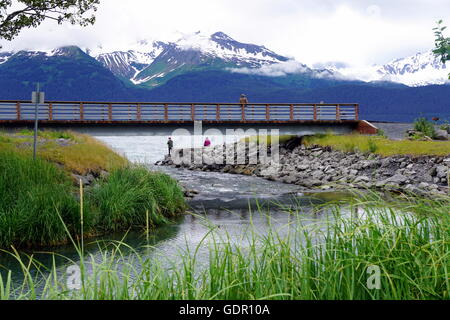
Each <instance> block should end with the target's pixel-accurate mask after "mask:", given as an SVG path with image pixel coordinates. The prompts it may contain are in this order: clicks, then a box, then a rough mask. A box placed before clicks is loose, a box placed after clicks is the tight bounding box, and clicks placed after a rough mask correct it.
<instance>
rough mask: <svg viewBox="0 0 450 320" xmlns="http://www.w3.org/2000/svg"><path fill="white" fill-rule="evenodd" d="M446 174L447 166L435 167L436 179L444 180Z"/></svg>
mask: <svg viewBox="0 0 450 320" xmlns="http://www.w3.org/2000/svg"><path fill="white" fill-rule="evenodd" d="M447 172H448V167H447V166H442V165H439V166H437V167H436V176H437V177H438V178H446V177H447Z"/></svg>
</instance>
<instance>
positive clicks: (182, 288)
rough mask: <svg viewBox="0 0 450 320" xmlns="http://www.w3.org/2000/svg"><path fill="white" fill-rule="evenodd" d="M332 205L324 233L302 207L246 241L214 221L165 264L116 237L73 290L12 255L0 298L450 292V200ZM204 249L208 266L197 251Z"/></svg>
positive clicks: (423, 295)
mask: <svg viewBox="0 0 450 320" xmlns="http://www.w3.org/2000/svg"><path fill="white" fill-rule="evenodd" d="M397 204H398V203H397ZM327 208H328V209H331V210H332V211H333V212H334V214H333V215H332V217H331V218H330V220H329V221H328V227H327V228H325V229H323V228H319V227H318V226H314V225H311V224H309V225H308V224H303V223H302V218H301V217H302V216H303V214H302V213H301V212H293V211H288V212H287V213H289V214H291V215H292V221H293V222H295V225H290V229H289V230H290V232H289V233H288V234H287V235H283V236H282V235H281V234H280V233H279V232H278V231H277V229H275V228H272V230H271V231H270V232H269V233H268V234H265V235H261V234H260V233H257V232H256V231H255V230H254V229H249V231H248V233H247V237H246V239H243V240H242V241H238V242H236V241H234V242H231V241H230V239H231V236H229V235H228V236H227V235H225V236H219V235H218V234H217V233H216V230H217V229H216V228H215V227H214V226H213V225H211V226H210V232H209V233H208V234H207V235H206V236H205V238H204V239H203V240H202V241H201V242H200V243H199V245H198V247H197V248H196V249H195V250H194V251H193V252H192V251H191V252H188V253H186V254H180V256H179V257H178V259H177V262H175V261H172V263H169V265H167V261H169V262H170V261H171V260H168V259H169V258H167V257H164V256H161V257H157V258H152V259H149V258H147V257H145V256H143V255H142V254H138V253H137V252H135V251H133V250H132V249H131V248H129V247H127V245H125V244H123V243H120V242H114V243H112V244H111V247H110V248H109V249H102V251H101V254H100V256H101V258H100V259H99V258H98V255H97V258H94V256H91V257H90V258H89V259H87V261H86V260H82V261H84V263H85V264H89V268H90V270H91V271H90V272H86V271H84V273H83V278H82V279H83V283H82V289H81V290H73V291H71V290H68V289H67V286H66V281H65V278H64V276H59V275H58V274H57V272H56V267H54V268H53V269H51V270H47V272H50V274H47V275H46V276H45V277H44V278H43V280H42V278H41V280H37V278H35V277H33V276H32V275H31V273H30V267H27V266H28V265H33V263H34V265H36V266H38V264H37V262H31V263H30V261H27V260H26V259H21V258H20V257H19V256H18V254H16V253H11V254H12V255H15V256H16V257H17V259H18V260H20V261H22V264H23V266H24V268H23V272H24V276H25V279H26V280H25V283H24V286H23V287H22V286H18V287H14V288H13V287H11V285H8V281H9V283H10V282H11V280H10V278H8V276H7V277H5V278H3V279H1V278H0V298H3V299H8V298H13V297H14V298H18V299H35V298H36V288H37V287H38V286H41V288H43V292H42V296H41V298H44V299H141V300H158V299H169V300H170V299H225V300H235V299H237V300H240V299H285V300H289V299H296V300H297V299H312V300H322V299H332V300H334V299H349V300H355V299H363V300H365V299H402V300H407V299H411V300H415V299H449V298H450V295H449V293H450V280H449V279H450V263H449V261H450V259H449V258H450V224H449V216H448V212H449V211H450V199H449V198H442V199H438V200H427V199H417V198H406V199H404V201H403V202H401V206H400V207H396V208H394V207H390V206H388V205H386V204H385V202H384V201H383V200H382V199H381V198H377V197H376V196H375V199H369V198H365V199H363V198H362V197H361V198H359V200H355V202H354V203H351V204H350V207H349V208H347V209H349V210H350V212H353V211H355V210H357V209H358V208H359V209H361V208H365V214H364V215H363V214H362V213H360V214H359V215H358V216H355V215H351V216H350V215H348V214H344V207H343V206H342V204H335V205H329V206H328V207H327ZM317 209H318V210H320V211H323V210H324V208H317ZM424 210H425V212H426V214H423V213H425V212H424ZM254 214H255V213H254ZM256 214H264V213H262V212H260V213H256ZM266 218H267V221H268V223H270V216H267V217H266ZM287 227H288V226H286V228H287ZM299 240H301V241H299ZM243 241H248V243H249V245H248V246H242V242H243ZM205 246H208V247H207V248H209V260H208V263H207V265H206V266H205V265H204V264H202V263H201V262H200V260H199V257H198V251H199V249H200V248H201V247H205ZM70 264H72V262H70ZM371 266H377V267H378V268H379V269H380V289H379V290H377V289H370V288H369V287H368V277H369V276H370V274H368V268H369V267H371ZM82 270H86V268H82ZM42 271H44V270H42ZM8 279H9V280H8ZM22 288H27V289H25V290H23V289H22Z"/></svg>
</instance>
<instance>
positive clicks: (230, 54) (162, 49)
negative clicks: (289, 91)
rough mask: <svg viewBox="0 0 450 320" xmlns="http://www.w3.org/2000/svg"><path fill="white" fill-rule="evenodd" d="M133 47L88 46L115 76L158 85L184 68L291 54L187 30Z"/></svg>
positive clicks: (256, 63)
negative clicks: (176, 36)
mask: <svg viewBox="0 0 450 320" xmlns="http://www.w3.org/2000/svg"><path fill="white" fill-rule="evenodd" d="M135 47H136V48H134V49H132V50H126V49H125V50H116V51H112V52H107V51H105V49H103V48H101V47H99V48H95V49H94V50H91V49H88V50H87V53H89V54H90V55H91V56H93V57H94V58H96V59H97V60H98V61H99V62H101V63H102V64H103V65H104V66H105V67H107V68H108V69H109V70H111V71H112V72H113V73H114V74H115V75H116V76H119V77H121V78H125V79H128V80H130V81H131V82H133V83H134V84H146V85H148V86H155V85H158V84H161V83H164V82H166V81H168V80H169V79H171V78H173V77H174V76H176V75H179V74H181V73H183V72H187V71H191V70H197V69H202V70H204V69H208V68H221V69H223V68H225V67H230V68H260V67H263V66H267V65H270V64H275V63H280V62H284V61H287V60H288V58H286V57H283V56H281V55H278V54H276V53H275V52H273V51H271V50H269V49H267V48H265V47H264V46H258V45H254V44H246V43H241V42H238V41H236V40H234V39H233V38H231V37H229V36H228V35H226V34H225V33H223V32H216V33H214V34H212V35H204V34H202V33H200V32H197V33H194V34H185V35H183V36H182V37H181V38H180V39H178V40H177V41H175V42H162V41H151V42H148V41H147V42H141V43H140V44H139V45H138V46H135Z"/></svg>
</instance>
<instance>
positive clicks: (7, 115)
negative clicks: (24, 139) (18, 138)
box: [0, 100, 359, 124]
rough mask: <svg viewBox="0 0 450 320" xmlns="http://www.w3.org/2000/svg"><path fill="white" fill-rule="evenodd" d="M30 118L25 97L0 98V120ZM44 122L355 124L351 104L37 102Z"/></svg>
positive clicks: (29, 105)
mask: <svg viewBox="0 0 450 320" xmlns="http://www.w3.org/2000/svg"><path fill="white" fill-rule="evenodd" d="M34 119H35V105H34V104H32V103H31V102H30V101H9V100H3V101H0V123H12V124H14V123H28V122H33V121H34ZM38 119H39V120H40V121H41V122H46V123H56V124H57V123H74V124H83V123H87V124H95V123H98V124H101V123H111V124H112V123H140V124H145V123H149V124H150V123H160V124H164V123H189V122H193V121H203V122H205V123H259V124H264V123H304V122H307V123H311V122H312V123H315V122H318V123H320V122H327V123H330V122H332V123H334V122H337V123H339V122H357V121H359V105H358V104H357V103H332V104H329V103H321V104H319V103H293V104H287V103H251V104H246V105H242V104H238V103H178V102H177V103H166V102H164V103H156V102H79V101H77V102H75V101H48V102H46V103H44V104H41V105H39V109H38Z"/></svg>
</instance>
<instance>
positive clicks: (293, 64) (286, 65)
mask: <svg viewBox="0 0 450 320" xmlns="http://www.w3.org/2000/svg"><path fill="white" fill-rule="evenodd" d="M229 70H230V71H232V72H235V73H244V74H254V75H260V76H269V77H282V76H286V75H288V74H294V73H303V72H308V71H311V70H310V69H309V68H308V67H306V66H305V65H303V64H301V63H299V62H297V61H295V60H288V61H285V62H281V63H276V64H271V65H265V66H262V67H261V68H258V69H250V68H230V69H229Z"/></svg>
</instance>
